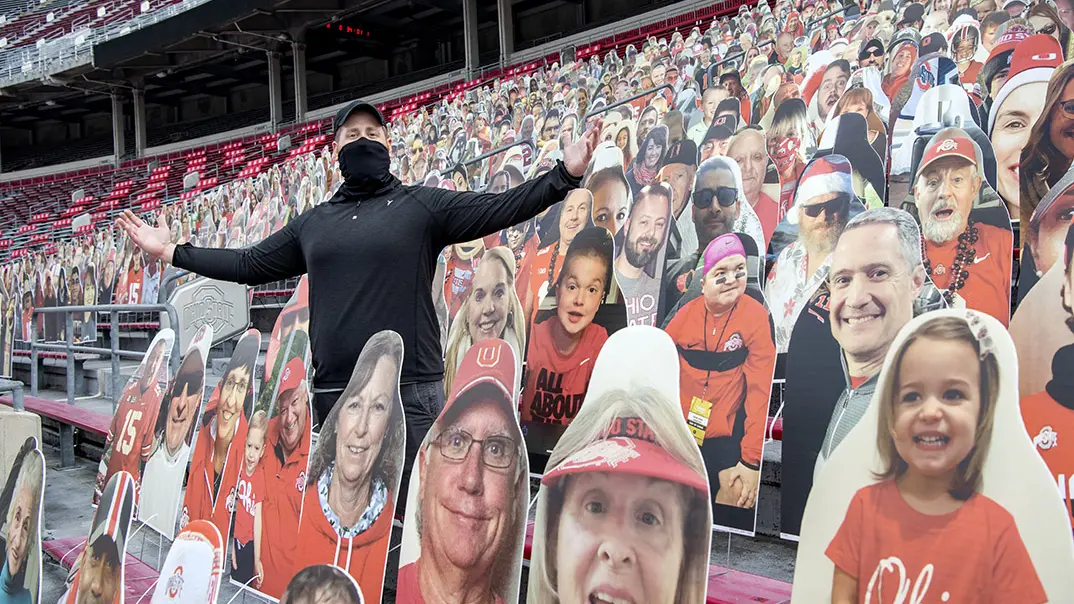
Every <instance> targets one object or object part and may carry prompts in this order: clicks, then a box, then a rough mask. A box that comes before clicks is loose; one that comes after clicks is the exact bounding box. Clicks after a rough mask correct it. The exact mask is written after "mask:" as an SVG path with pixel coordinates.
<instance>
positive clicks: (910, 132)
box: [888, 55, 964, 175]
mask: <svg viewBox="0 0 1074 604" xmlns="http://www.w3.org/2000/svg"><path fill="white" fill-rule="evenodd" d="M947 84H950V85H953V86H955V87H957V88H958V89H959V91H960V92H962V93H963V96H964V91H962V86H961V84H960V82H959V77H958V65H957V64H956V63H955V62H954V61H952V60H951V59H949V58H948V57H944V56H939V55H931V56H929V55H926V56H925V57H922V58H920V59H918V60H917V61H916V62H915V63H914V66H913V69H912V72H911V76H910V79H909V80H908V81H907V83H906V84H904V85H903V90H902V91H900V94H898V95H897V97H902V95H903V94H904V93H905V92H906V91H909V97H907V100H906V101H905V102H904V104H903V105H902V106H899V101H898V100H897V99H892V101H893V103H892V115H891V117H890V118H889V127H890V129H891V130H892V136H891V152H890V153H889V154H888V156H889V159H890V160H891V165H890V173H891V174H892V175H895V174H905V173H907V172H909V171H910V167H911V166H910V160H911V158H912V157H913V139H914V117H915V116H916V115H917V114H918V113H919V109H921V108H922V101H921V99H922V97H923V96H924V94H925V93H926V92H927V91H928V90H930V89H931V88H934V87H936V86H943V85H947ZM890 120H893V122H892V121H890Z"/></svg>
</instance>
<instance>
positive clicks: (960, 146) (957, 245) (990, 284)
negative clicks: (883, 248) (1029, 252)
mask: <svg viewBox="0 0 1074 604" xmlns="http://www.w3.org/2000/svg"><path fill="white" fill-rule="evenodd" d="M985 155H986V154H984V153H982V151H981V148H980V147H978V146H977V144H976V143H975V142H974V141H973V139H972V138H971V137H970V136H969V135H967V133H966V131H964V130H962V129H959V128H945V129H943V130H941V131H940V132H938V133H936V134H935V135H934V136H933V137H932V139H931V140H930V141H929V143H928V145H927V146H926V148H925V151H924V154H923V156H922V158H921V161H920V163H919V164H918V165H917V167H916V172H915V174H914V175H913V178H912V179H911V191H912V194H913V202H914V208H915V209H916V210H917V217H918V221H919V222H920V224H921V234H922V248H923V250H924V252H925V258H924V262H925V272H926V274H927V275H928V276H929V278H930V279H931V280H932V282H933V283H935V284H936V287H938V288H939V289H940V290H941V291H942V292H943V295H944V297H945V299H946V300H947V303H948V305H949V306H951V307H953V308H959V307H966V308H971V309H975V310H980V311H982V312H985V313H988V314H989V315H991V316H993V317H995V318H997V319H999V321H1000V322H1001V323H1003V325H1007V323H1008V322H1009V321H1010V312H1011V311H1010V309H1011V304H1010V300H1011V264H1012V263H1013V256H1014V235H1013V233H1012V231H1011V221H1010V217H1009V216H1008V214H1007V209H1006V207H1005V206H1004V204H1003V202H1002V200H1000V199H999V196H998V195H996V192H995V191H994V190H993V189H992V187H990V186H989V185H988V183H987V182H985V180H984V179H983V178H982V177H981V169H980V165H981V158H982V157H984V156H985Z"/></svg>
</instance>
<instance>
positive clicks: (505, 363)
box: [437, 338, 518, 421]
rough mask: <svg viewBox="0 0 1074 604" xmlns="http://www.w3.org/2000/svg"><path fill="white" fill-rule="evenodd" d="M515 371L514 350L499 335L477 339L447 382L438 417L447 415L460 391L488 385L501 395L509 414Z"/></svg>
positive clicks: (459, 396) (513, 413)
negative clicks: (449, 392) (453, 375)
mask: <svg viewBox="0 0 1074 604" xmlns="http://www.w3.org/2000/svg"><path fill="white" fill-rule="evenodd" d="M517 372H518V363H517V362H516V360H515V351H514V350H513V349H512V348H511V345H510V344H508V343H507V342H505V341H503V340H501V339H499V338H489V339H487V340H481V341H480V342H477V343H476V344H474V345H473V346H471V347H470V349H469V350H467V351H466V354H465V355H463V357H462V362H461V363H460V364H459V370H458V372H456V374H455V381H454V383H452V385H451V396H449V397H448V400H447V403H446V404H445V405H444V410H443V411H441V412H440V418H444V417H447V416H449V413H450V410H451V408H452V407H453V406H454V405H455V403H456V402H457V401H458V400H459V399H460V398H462V396H463V395H464V394H466V393H467V392H469V391H470V390H472V389H474V388H477V387H479V386H482V385H488V386H492V387H494V388H495V390H496V391H497V394H502V395H503V397H502V398H501V399H500V400H502V401H503V403H504V408H505V409H507V412H508V414H509V415H510V416H512V417H513V416H514V415H515V412H516V410H515V404H514V398H515V397H514V392H515V376H516V374H517ZM437 421H439V420H437Z"/></svg>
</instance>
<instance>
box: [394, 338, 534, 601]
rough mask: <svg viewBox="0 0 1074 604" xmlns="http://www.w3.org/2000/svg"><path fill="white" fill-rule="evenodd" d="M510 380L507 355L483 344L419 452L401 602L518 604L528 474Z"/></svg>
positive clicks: (493, 342)
mask: <svg viewBox="0 0 1074 604" xmlns="http://www.w3.org/2000/svg"><path fill="white" fill-rule="evenodd" d="M515 372H516V363H515V358H514V352H513V351H512V349H511V347H510V345H508V344H507V342H504V341H503V340H500V339H495V338H494V339H489V340H483V341H481V342H479V343H477V344H475V345H474V346H473V347H471V348H470V350H468V351H467V352H466V356H465V357H463V360H462V363H461V365H460V367H459V372H458V374H457V376H456V378H455V382H454V385H453V388H452V394H451V397H450V399H449V400H448V402H447V404H446V405H445V407H444V411H443V412H442V413H441V414H440V417H439V418H438V419H437V421H436V423H435V424H434V425H433V428H432V430H431V431H430V432H429V435H428V436H427V437H426V439H425V442H424V443H423V444H422V448H421V450H420V451H419V452H418V459H417V461H416V468H415V471H416V472H417V475H418V476H419V477H420V478H419V481H418V482H417V484H415V485H414V486H413V488H412V489H411V491H412V498H414V499H415V500H416V501H415V503H416V504H417V508H416V511H417V513H416V514H413V515H410V516H408V522H409V521H411V519H413V521H414V522H415V523H416V525H417V526H416V529H417V531H416V532H417V539H418V543H413V542H412V541H411V542H408V541H407V539H408V537H409V535H407V536H406V537H404V543H403V552H402V560H403V561H404V562H405V561H407V560H413V561H412V562H410V563H409V564H405V565H403V566H402V567H401V568H400V569H399V579H398V600H397V601H398V602H401V603H402V602H439V601H448V600H451V599H454V598H455V597H459V596H463V597H462V598H461V599H463V600H466V601H484V602H504V601H514V600H516V599H517V591H518V584H519V576H520V572H521V554H522V552H521V546H522V542H523V539H524V537H525V522H526V508H527V504H528V503H529V502H528V499H527V494H528V492H529V491H528V488H529V485H528V476H529V467H528V462H527V457H526V452H525V447H524V445H523V441H522V433H521V430H520V428H519V425H518V419H517V417H516V415H515V413H516V412H515V410H516V408H517V406H518V405H517V401H516V399H515V392H516V387H515V383H516V380H517V378H516V373H515ZM407 533H409V531H404V534H407ZM415 546H418V548H415ZM414 549H417V550H418V551H417V552H416V555H415V553H414ZM415 558H416V559H415ZM449 596H450V597H449Z"/></svg>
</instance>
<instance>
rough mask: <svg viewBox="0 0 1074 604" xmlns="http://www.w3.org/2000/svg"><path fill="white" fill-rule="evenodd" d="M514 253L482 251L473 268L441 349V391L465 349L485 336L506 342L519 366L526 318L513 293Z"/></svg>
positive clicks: (449, 382)
mask: <svg viewBox="0 0 1074 604" xmlns="http://www.w3.org/2000/svg"><path fill="white" fill-rule="evenodd" d="M517 283H518V282H517V281H516V276H515V256H514V254H513V253H512V252H511V248H509V247H507V246H503V245H501V246H496V247H493V248H490V249H487V250H485V254H484V256H482V260H481V263H480V264H479V265H478V266H477V269H476V270H475V271H474V280H473V283H472V284H471V290H470V294H469V296H468V297H467V298H466V300H464V301H463V302H462V306H461V307H460V308H459V313H458V314H457V315H456V317H455V320H454V321H453V322H452V323H451V328H450V330H449V331H448V334H447V346H446V347H445V349H444V390H445V391H446V392H451V388H452V385H453V384H454V382H455V376H456V374H457V373H458V371H459V368H460V364H461V363H462V359H463V358H464V357H465V356H466V352H467V351H468V350H469V349H470V348H471V347H473V346H476V345H477V344H478V343H480V342H482V341H484V340H487V339H501V340H504V341H506V342H507V343H508V344H509V345H510V346H511V350H512V352H513V354H514V357H513V358H514V359H515V362H516V363H518V365H519V368H520V369H521V360H522V354H523V353H524V352H525V350H526V317H525V311H524V310H523V309H522V302H521V301H520V300H519V298H518V295H517V293H516V291H517V289H516V284H517Z"/></svg>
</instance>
